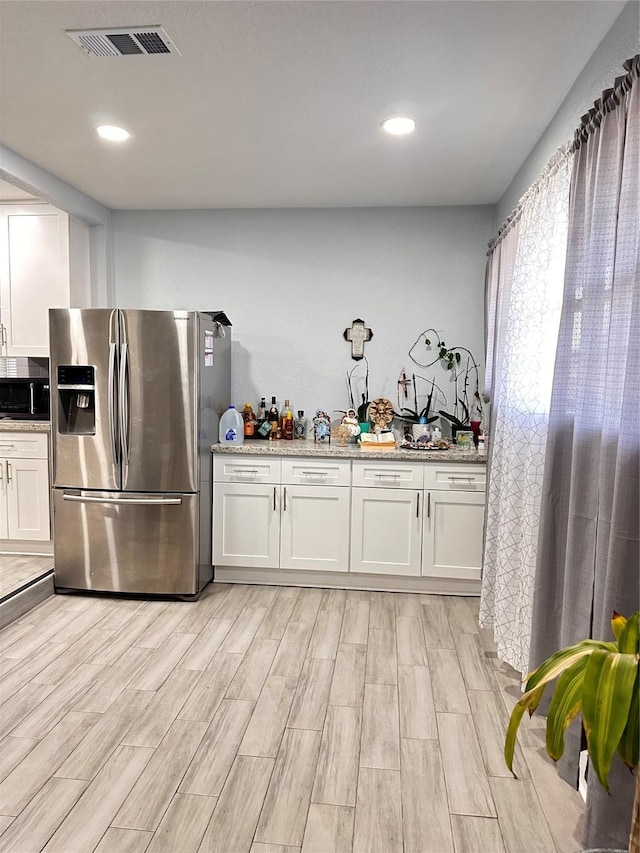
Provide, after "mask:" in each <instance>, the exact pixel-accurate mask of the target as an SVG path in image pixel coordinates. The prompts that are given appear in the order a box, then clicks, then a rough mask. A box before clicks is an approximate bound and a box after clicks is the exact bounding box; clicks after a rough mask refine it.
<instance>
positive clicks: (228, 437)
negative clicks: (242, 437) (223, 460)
mask: <svg viewBox="0 0 640 853" xmlns="http://www.w3.org/2000/svg"><path fill="white" fill-rule="evenodd" d="M237 437H238V433H237V431H236V430H235V429H234V428H233V427H229V429H228V430H227V431H226V432H225V434H224V438H225V441H235V440H236V438H237Z"/></svg>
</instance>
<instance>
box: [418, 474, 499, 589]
mask: <svg viewBox="0 0 640 853" xmlns="http://www.w3.org/2000/svg"><path fill="white" fill-rule="evenodd" d="M425 497H426V508H425V513H424V545H423V556H422V574H423V575H428V576H429V577H438V578H462V579H465V580H480V569H481V565H482V534H483V529H484V503H485V496H484V494H477V493H473V492H445V491H431V492H426V494H425Z"/></svg>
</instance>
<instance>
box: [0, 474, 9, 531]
mask: <svg viewBox="0 0 640 853" xmlns="http://www.w3.org/2000/svg"><path fill="white" fill-rule="evenodd" d="M8 538H9V526H8V524H7V463H6V461H5V460H4V459H0V539H8Z"/></svg>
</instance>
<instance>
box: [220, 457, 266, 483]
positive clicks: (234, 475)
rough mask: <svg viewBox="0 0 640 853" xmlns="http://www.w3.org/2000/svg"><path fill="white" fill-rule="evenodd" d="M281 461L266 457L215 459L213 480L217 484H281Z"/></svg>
mask: <svg viewBox="0 0 640 853" xmlns="http://www.w3.org/2000/svg"><path fill="white" fill-rule="evenodd" d="M280 461H281V460H280V459H269V458H265V457H264V456H236V455H235V454H234V455H231V454H230V455H229V456H223V455H222V454H220V455H214V457H213V478H214V480H215V481H216V483H279V482H280Z"/></svg>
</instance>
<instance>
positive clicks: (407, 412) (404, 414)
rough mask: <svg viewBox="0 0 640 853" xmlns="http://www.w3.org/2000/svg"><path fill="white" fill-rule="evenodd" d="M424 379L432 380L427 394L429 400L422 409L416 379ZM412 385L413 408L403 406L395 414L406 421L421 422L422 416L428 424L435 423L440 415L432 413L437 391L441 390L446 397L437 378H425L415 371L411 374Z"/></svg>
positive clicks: (426, 380)
mask: <svg viewBox="0 0 640 853" xmlns="http://www.w3.org/2000/svg"><path fill="white" fill-rule="evenodd" d="M418 379H422V380H424V381H425V382H429V381H431V389H430V390H429V393H428V394H427V402H426V404H425V406H424V407H423V408H422V409H419V408H418V385H417V382H416V380H418ZM411 385H412V387H413V409H409V408H407V407H403V408H402V409H400V412H394V415H395V416H396V417H397V418H400V419H401V420H403V421H404V422H405V423H414V424H417V423H420V418H426V422H427V423H428V424H431V423H433V422H434V421H437V420H438V415H431V414H430V412H431V407H432V405H433V398H434V394H435V392H436V391H439V392H440V394H441V395H442V396H443V397H444V394H443V392H442V390H441V389H440V388H439V387H438V386H437V385H436V381H435V379H431V380H428V379H425V377H424V376H418V375H417V374H415V373H413V374H412V376H411Z"/></svg>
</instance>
